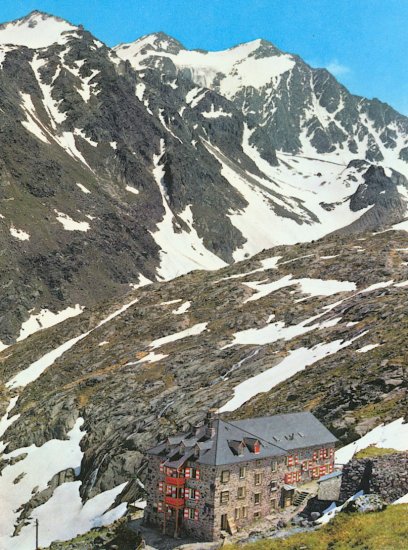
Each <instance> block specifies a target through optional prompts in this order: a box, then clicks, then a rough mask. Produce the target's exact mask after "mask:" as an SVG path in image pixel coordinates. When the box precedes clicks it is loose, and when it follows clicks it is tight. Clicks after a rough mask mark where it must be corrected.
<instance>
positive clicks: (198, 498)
mask: <svg viewBox="0 0 408 550" xmlns="http://www.w3.org/2000/svg"><path fill="white" fill-rule="evenodd" d="M195 499H196V500H200V491H199V490H198V489H196V491H195Z"/></svg>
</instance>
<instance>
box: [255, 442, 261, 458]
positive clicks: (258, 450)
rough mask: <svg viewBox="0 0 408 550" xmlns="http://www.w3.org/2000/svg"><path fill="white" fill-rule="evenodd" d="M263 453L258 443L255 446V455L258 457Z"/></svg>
mask: <svg viewBox="0 0 408 550" xmlns="http://www.w3.org/2000/svg"><path fill="white" fill-rule="evenodd" d="M260 452H261V446H260V445H259V443H258V441H257V442H256V443H255V445H254V453H255V454H256V455H257V454H259V453H260Z"/></svg>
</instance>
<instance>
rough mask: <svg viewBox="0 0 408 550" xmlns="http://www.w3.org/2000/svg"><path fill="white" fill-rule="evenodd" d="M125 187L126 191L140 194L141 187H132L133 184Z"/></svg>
mask: <svg viewBox="0 0 408 550" xmlns="http://www.w3.org/2000/svg"><path fill="white" fill-rule="evenodd" d="M125 189H126V191H129V193H133V194H134V195H138V194H139V189H136V187H132V186H131V185H126V187H125Z"/></svg>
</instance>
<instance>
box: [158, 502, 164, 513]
mask: <svg viewBox="0 0 408 550" xmlns="http://www.w3.org/2000/svg"><path fill="white" fill-rule="evenodd" d="M157 511H158V512H163V503H162V502H158V503H157Z"/></svg>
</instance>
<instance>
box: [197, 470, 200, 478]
mask: <svg viewBox="0 0 408 550" xmlns="http://www.w3.org/2000/svg"><path fill="white" fill-rule="evenodd" d="M196 479H200V470H196Z"/></svg>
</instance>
